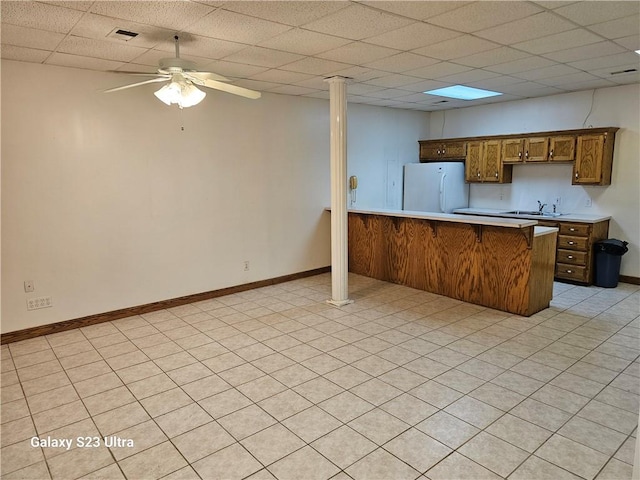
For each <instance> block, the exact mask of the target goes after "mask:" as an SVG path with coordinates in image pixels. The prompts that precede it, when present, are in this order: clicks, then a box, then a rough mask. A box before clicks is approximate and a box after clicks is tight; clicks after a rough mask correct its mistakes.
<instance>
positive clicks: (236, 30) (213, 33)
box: [189, 9, 291, 45]
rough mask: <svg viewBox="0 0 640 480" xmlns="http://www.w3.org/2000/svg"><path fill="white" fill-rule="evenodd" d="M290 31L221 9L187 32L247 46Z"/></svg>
mask: <svg viewBox="0 0 640 480" xmlns="http://www.w3.org/2000/svg"><path fill="white" fill-rule="evenodd" d="M290 29H291V27H289V26H288V25H282V24H280V23H274V22H269V21H267V20H261V19H259V18H254V17H249V16H247V15H241V14H239V13H235V12H229V11H227V10H222V9H221V10H216V11H215V12H213V13H212V14H210V15H207V16H206V17H204V18H202V19H201V20H199V21H198V22H196V23H194V24H193V25H191V26H190V27H189V31H190V32H191V33H195V34H197V35H204V36H206V37H212V38H219V39H221V40H229V41H230V42H239V43H246V44H249V45H255V44H257V43H259V42H263V41H264V40H267V39H269V38H271V37H275V36H276V35H280V34H281V33H284V32H286V31H287V30H290Z"/></svg>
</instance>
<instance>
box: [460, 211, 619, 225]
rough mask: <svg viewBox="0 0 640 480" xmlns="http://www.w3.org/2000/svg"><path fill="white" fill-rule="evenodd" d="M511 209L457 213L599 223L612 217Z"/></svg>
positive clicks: (462, 212)
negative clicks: (525, 212)
mask: <svg viewBox="0 0 640 480" xmlns="http://www.w3.org/2000/svg"><path fill="white" fill-rule="evenodd" d="M511 210H515V209H514V208H511V209H509V210H498V209H494V208H458V209H456V210H455V212H456V213H460V214H466V215H482V216H489V217H501V218H521V219H531V220H542V221H545V220H546V221H559V222H578V223H597V222H602V221H604V220H609V219H610V218H611V217H608V216H604V215H585V214H582V213H566V214H564V213H563V214H562V215H558V216H537V215H530V216H527V215H518V216H517V217H514V216H513V215H512V214H509V213H507V212H510V211H511Z"/></svg>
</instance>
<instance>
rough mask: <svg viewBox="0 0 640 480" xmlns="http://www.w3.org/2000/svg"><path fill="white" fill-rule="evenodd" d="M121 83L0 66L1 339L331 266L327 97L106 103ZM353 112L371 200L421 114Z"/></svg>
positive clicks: (147, 96)
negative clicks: (29, 284) (33, 301)
mask: <svg viewBox="0 0 640 480" xmlns="http://www.w3.org/2000/svg"><path fill="white" fill-rule="evenodd" d="M129 80H130V79H129V78H126V77H122V76H115V75H113V74H106V73H98V72H91V71H84V70H77V69H70V68H62V67H53V66H44V65H37V64H28V63H21V62H12V61H2V223H3V225H2V227H3V228H2V332H10V331H14V330H19V329H23V328H28V327H33V326H37V325H43V324H47V323H52V322H57V321H62V320H67V319H72V318H78V317H82V316H85V315H91V314H96V313H101V312H106V311H111V310H115V309H119V308H124V307H129V306H135V305H140V304H145V303H149V302H154V301H159V300H164V299H170V298H175V297H179V296H182V295H188V294H193V293H199V292H204V291H209V290H214V289H218V288H223V287H228V286H232V285H238V284H243V283H247V282H251V281H256V280H261V279H266V278H273V277H277V276H280V275H286V274H289V273H295V272H300V271H305V270H310V269H313V268H318V267H324V266H326V265H329V263H330V242H329V231H330V227H329V215H328V214H327V213H325V212H324V210H323V209H324V207H325V206H328V204H329V198H330V196H329V192H330V185H329V183H330V180H329V178H330V176H329V118H328V117H329V115H328V114H329V105H328V101H326V100H319V99H311V98H301V97H289V96H282V95H269V94H265V95H263V97H262V99H260V100H256V101H251V100H247V99H243V98H239V97H235V96H232V95H228V94H223V93H218V92H214V91H209V92H208V95H207V98H206V99H205V100H204V102H203V103H202V104H200V105H198V106H196V107H193V108H190V109H185V110H183V111H180V110H179V109H178V108H177V107H175V106H174V107H167V106H165V105H164V104H162V103H161V102H159V101H158V100H157V99H155V98H154V97H153V94H152V92H153V91H154V90H156V89H157V88H158V87H157V86H153V85H151V86H143V87H139V88H136V89H131V90H125V91H122V92H118V93H113V94H109V95H105V94H102V93H99V90H100V89H104V88H109V87H113V86H116V85H119V84H124V83H127V81H129ZM348 113H349V115H350V117H349V125H348V132H349V133H348V135H349V137H348V138H349V142H350V147H349V155H350V157H349V165H350V167H349V168H350V169H354V170H358V171H357V173H356V174H358V175H361V177H362V178H363V180H364V181H362V188H361V191H362V192H363V195H365V196H366V193H364V192H367V190H368V189H370V188H371V185H369V184H368V182H367V181H366V177H367V175H368V173H367V172H366V168H365V165H367V164H368V163H371V164H372V165H378V164H380V163H381V162H383V161H384V159H385V155H387V154H389V155H391V156H393V155H394V153H393V152H398V153H396V154H395V155H397V156H398V157H400V156H401V155H404V153H402V152H407V151H408V150H410V149H414V150H415V152H417V143H416V142H417V141H418V139H420V138H424V137H426V136H427V133H428V128H427V125H428V122H427V119H428V115H427V114H423V113H415V112H403V111H398V110H393V109H388V108H381V107H364V106H360V105H349V111H348ZM182 125H183V126H184V131H182V130H181V126H182ZM416 125H419V126H416ZM406 129H409V130H410V133H407V131H406ZM371 133H373V134H374V135H375V141H373V142H372V143H371V144H370V145H371V147H370V148H368V149H367V150H366V151H361V150H360V148H358V146H361V145H369V142H368V141H367V139H366V138H363V137H362V136H363V135H369V134H371ZM388 152H391V153H388ZM245 260H248V261H250V262H251V266H250V271H249V272H245V271H244V270H243V262H244V261H245ZM24 280H33V281H34V282H35V292H34V293H32V294H25V293H24V290H23V281H24ZM48 295H50V296H52V297H53V304H54V306H53V307H52V308H47V309H42V310H35V311H27V310H26V299H27V298H31V297H34V296H35V297H38V296H48Z"/></svg>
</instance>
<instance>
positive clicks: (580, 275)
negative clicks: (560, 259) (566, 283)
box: [556, 263, 587, 282]
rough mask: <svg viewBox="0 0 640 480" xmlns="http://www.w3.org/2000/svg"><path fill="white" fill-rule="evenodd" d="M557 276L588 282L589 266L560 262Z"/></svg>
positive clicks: (557, 267) (557, 266)
mask: <svg viewBox="0 0 640 480" xmlns="http://www.w3.org/2000/svg"><path fill="white" fill-rule="evenodd" d="M556 277H559V278H566V279H567V280H574V281H576V282H586V281H587V267H580V266H576V265H565V264H563V263H558V264H557V265H556Z"/></svg>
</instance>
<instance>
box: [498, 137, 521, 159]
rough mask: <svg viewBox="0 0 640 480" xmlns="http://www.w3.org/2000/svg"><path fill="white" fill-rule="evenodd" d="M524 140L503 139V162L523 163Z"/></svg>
mask: <svg viewBox="0 0 640 480" xmlns="http://www.w3.org/2000/svg"><path fill="white" fill-rule="evenodd" d="M523 151H524V140H523V139H521V138H509V139H506V140H503V141H502V163H522V160H523V158H522V157H523Z"/></svg>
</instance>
